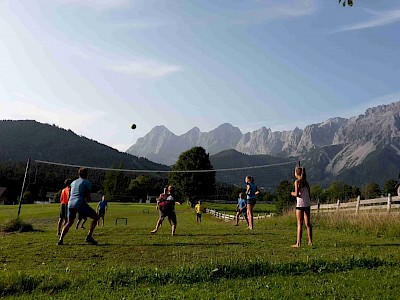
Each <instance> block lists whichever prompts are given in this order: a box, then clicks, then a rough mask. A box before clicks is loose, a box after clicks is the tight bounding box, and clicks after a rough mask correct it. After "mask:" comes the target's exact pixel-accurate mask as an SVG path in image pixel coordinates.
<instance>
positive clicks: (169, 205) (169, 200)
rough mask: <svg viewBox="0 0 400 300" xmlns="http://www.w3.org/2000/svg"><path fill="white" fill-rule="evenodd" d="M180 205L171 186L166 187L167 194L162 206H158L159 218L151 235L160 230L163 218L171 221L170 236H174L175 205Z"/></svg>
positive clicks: (175, 221)
mask: <svg viewBox="0 0 400 300" xmlns="http://www.w3.org/2000/svg"><path fill="white" fill-rule="evenodd" d="M176 202H177V203H178V204H180V205H182V202H180V201H179V198H178V196H177V195H176V194H175V189H174V187H173V186H172V185H170V186H168V193H167V195H166V198H165V200H164V205H163V206H160V208H159V209H160V217H159V219H158V221H157V224H156V228H155V229H154V230H152V231H151V233H152V234H154V233H156V232H157V231H158V229H159V228H160V226H161V224H162V222H163V221H164V219H165V217H168V219H169V220H170V221H171V228H172V236H174V235H175V230H176V225H177V220H176V214H175V203H176Z"/></svg>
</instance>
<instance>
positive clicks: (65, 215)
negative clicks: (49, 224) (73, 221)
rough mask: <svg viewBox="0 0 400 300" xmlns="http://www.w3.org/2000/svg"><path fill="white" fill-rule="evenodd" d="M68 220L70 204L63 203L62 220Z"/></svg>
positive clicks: (61, 207) (61, 209)
mask: <svg viewBox="0 0 400 300" xmlns="http://www.w3.org/2000/svg"><path fill="white" fill-rule="evenodd" d="M66 218H68V204H67V203H62V204H61V206H60V219H66Z"/></svg>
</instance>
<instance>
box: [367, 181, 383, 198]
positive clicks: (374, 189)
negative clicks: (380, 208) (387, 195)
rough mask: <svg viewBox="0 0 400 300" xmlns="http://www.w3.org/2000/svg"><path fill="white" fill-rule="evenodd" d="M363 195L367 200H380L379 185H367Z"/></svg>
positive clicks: (373, 183)
mask: <svg viewBox="0 0 400 300" xmlns="http://www.w3.org/2000/svg"><path fill="white" fill-rule="evenodd" d="M363 194H364V198H365V199H374V198H379V197H380V196H381V190H380V188H379V184H377V183H375V182H372V183H369V184H367V185H366V186H365V187H364V189H363Z"/></svg>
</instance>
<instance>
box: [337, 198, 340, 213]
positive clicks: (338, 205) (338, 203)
mask: <svg viewBox="0 0 400 300" xmlns="http://www.w3.org/2000/svg"><path fill="white" fill-rule="evenodd" d="M339 207H340V200H338V201H337V206H336V212H337V213H338V212H339Z"/></svg>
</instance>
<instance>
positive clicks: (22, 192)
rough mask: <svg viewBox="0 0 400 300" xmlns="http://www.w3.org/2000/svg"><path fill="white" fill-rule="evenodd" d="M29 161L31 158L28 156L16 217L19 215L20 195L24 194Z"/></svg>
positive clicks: (20, 197)
mask: <svg viewBox="0 0 400 300" xmlns="http://www.w3.org/2000/svg"><path fill="white" fill-rule="evenodd" d="M30 162H31V160H30V159H29V158H28V161H27V162H26V168H25V175H24V181H23V182H22V189H21V195H20V196H19V204H18V216H17V218H19V215H20V213H21V204H22V196H23V195H24V189H25V182H26V175H27V174H28V171H29V165H30Z"/></svg>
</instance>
